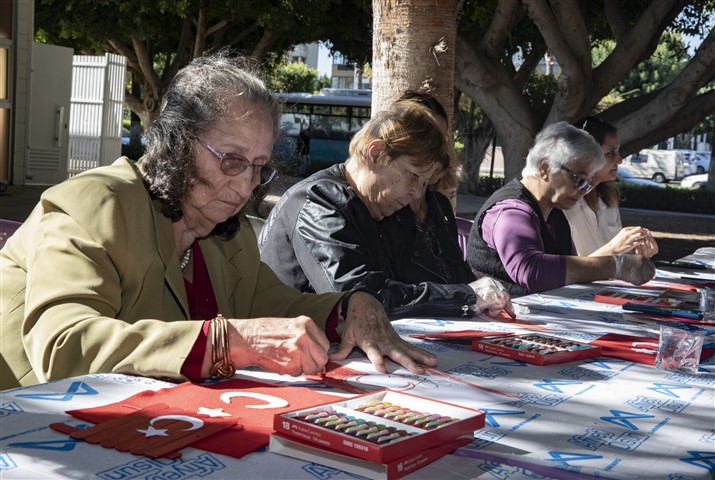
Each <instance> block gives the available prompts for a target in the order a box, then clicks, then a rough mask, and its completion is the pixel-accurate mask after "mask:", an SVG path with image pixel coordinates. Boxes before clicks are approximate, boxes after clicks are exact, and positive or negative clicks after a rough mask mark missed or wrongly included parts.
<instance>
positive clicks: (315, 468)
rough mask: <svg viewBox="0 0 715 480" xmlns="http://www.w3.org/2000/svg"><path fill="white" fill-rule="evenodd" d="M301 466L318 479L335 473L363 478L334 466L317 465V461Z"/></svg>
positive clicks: (332, 475) (326, 478) (325, 478)
mask: <svg viewBox="0 0 715 480" xmlns="http://www.w3.org/2000/svg"><path fill="white" fill-rule="evenodd" d="M302 468H303V470H305V471H306V472H308V473H309V474H311V475H312V476H314V477H315V478H318V479H319V480H328V479H330V478H333V477H335V476H336V475H341V476H343V475H347V476H349V477H353V478H365V477H361V476H360V475H353V474H352V473H348V472H343V471H342V470H337V469H335V468H331V467H326V466H324V465H318V464H317V463H309V464H307V465H303V467H302Z"/></svg>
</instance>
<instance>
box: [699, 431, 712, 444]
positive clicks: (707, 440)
mask: <svg viewBox="0 0 715 480" xmlns="http://www.w3.org/2000/svg"><path fill="white" fill-rule="evenodd" d="M700 441H701V442H703V443H712V444H713V445H715V430H711V431H710V433H706V434H705V435H703V436H702V437H700Z"/></svg>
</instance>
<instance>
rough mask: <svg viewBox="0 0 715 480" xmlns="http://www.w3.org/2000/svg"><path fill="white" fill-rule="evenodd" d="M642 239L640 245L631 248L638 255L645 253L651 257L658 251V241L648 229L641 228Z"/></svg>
mask: <svg viewBox="0 0 715 480" xmlns="http://www.w3.org/2000/svg"><path fill="white" fill-rule="evenodd" d="M642 230H643V240H642V242H641V244H640V245H636V247H635V248H634V249H633V253H637V254H638V255H645V256H646V257H648V258H652V257H653V256H655V254H657V253H658V242H656V241H655V238H653V234H652V233H650V230H648V229H647V228H643V229H642Z"/></svg>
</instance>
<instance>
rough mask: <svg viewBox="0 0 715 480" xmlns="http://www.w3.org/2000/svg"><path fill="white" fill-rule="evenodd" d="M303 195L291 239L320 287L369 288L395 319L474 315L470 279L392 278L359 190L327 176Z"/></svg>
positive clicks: (306, 270)
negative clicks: (458, 281)
mask: <svg viewBox="0 0 715 480" xmlns="http://www.w3.org/2000/svg"><path fill="white" fill-rule="evenodd" d="M303 198H304V199H305V201H304V202H301V203H302V205H301V206H300V208H299V209H298V210H297V212H295V213H296V214H297V220H296V224H295V229H294V230H293V233H292V238H291V243H292V246H293V249H294V251H295V255H296V257H297V259H298V262H299V263H300V267H301V268H302V270H303V273H304V274H305V276H306V278H307V280H308V281H309V283H310V284H311V285H312V287H313V289H314V290H315V291H316V292H330V291H346V290H352V289H358V288H359V289H364V290H367V291H369V292H370V293H372V294H373V295H375V296H376V297H377V298H379V299H380V301H381V302H382V304H383V306H384V307H385V310H386V312H387V314H388V316H390V318H404V317H434V316H451V317H454V316H462V315H468V316H471V310H469V305H472V304H474V303H475V302H476V297H475V294H474V291H473V290H472V289H471V287H469V285H467V284H440V283H435V282H423V283H419V284H407V283H402V282H399V281H395V280H393V279H392V276H391V272H390V266H389V261H388V260H387V259H386V258H385V252H384V251H383V249H382V247H381V243H380V232H379V229H378V227H377V223H376V222H375V221H374V220H373V219H372V217H371V216H370V214H369V211H368V210H367V207H366V206H365V205H364V203H363V202H362V201H361V200H360V199H359V198H357V197H356V196H355V195H354V193H351V191H348V192H346V190H345V188H344V187H343V186H341V185H339V184H335V183H333V182H330V181H326V182H320V183H318V184H313V185H312V186H310V187H309V188H308V189H307V190H306V191H305V196H304V197H303ZM288 210H291V209H290V208H289V209H288Z"/></svg>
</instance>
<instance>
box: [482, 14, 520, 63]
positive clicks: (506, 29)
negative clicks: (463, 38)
mask: <svg viewBox="0 0 715 480" xmlns="http://www.w3.org/2000/svg"><path fill="white" fill-rule="evenodd" d="M518 9H519V1H518V0H499V1H498V2H497V6H496V9H495V11H494V16H492V21H491V23H490V24H489V27H488V28H487V31H486V32H485V33H484V36H483V37H482V40H481V41H480V42H479V48H480V49H482V50H483V51H484V52H485V53H486V54H487V55H489V56H490V57H492V58H498V57H499V56H500V55H501V53H502V52H503V51H504V42H505V41H506V39H507V38H508V37H509V34H510V33H511V29H512V27H513V25H514V21H515V19H516V12H517V11H518Z"/></svg>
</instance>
